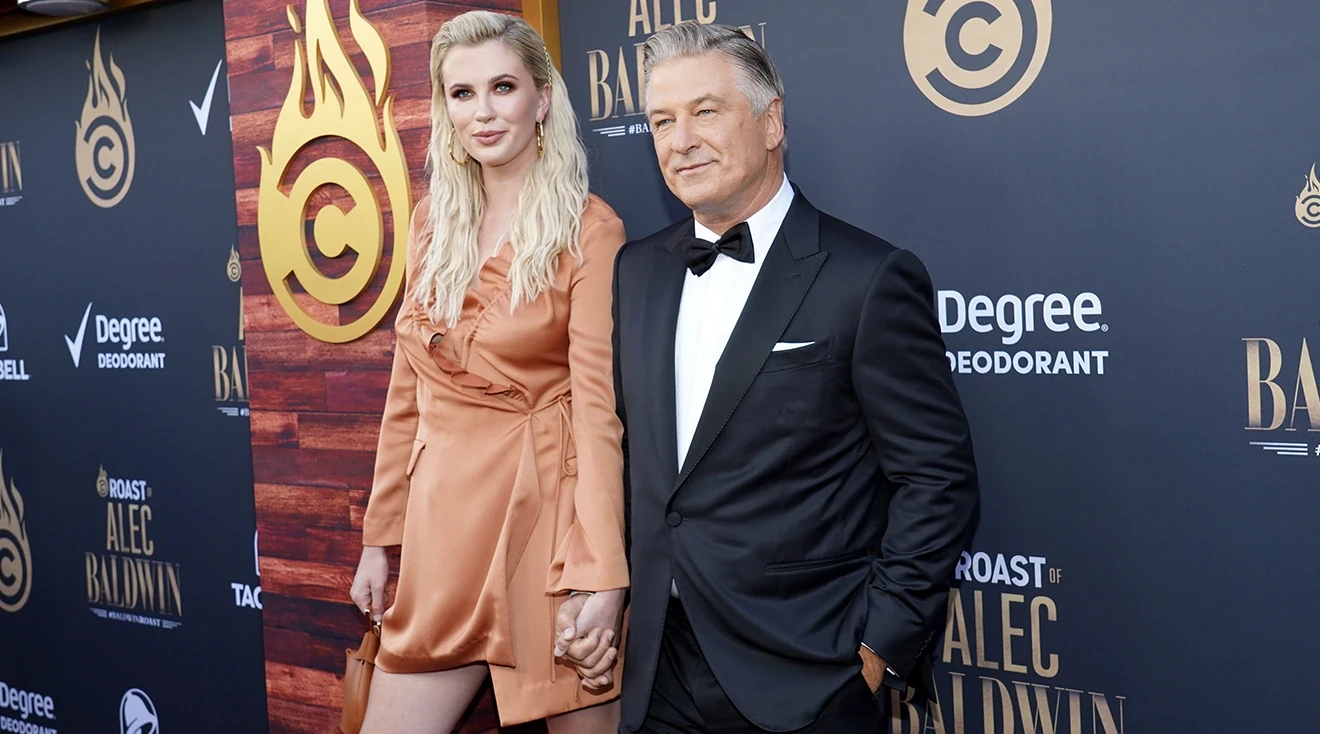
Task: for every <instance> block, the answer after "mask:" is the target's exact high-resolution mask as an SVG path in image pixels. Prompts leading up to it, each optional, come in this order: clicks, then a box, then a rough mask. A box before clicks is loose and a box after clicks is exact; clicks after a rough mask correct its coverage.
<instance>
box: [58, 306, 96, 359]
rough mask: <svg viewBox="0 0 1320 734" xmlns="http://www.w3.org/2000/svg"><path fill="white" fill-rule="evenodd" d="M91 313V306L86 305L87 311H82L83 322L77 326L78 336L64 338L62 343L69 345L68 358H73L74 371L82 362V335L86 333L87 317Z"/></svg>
mask: <svg viewBox="0 0 1320 734" xmlns="http://www.w3.org/2000/svg"><path fill="white" fill-rule="evenodd" d="M91 313H92V304H90V303H89V304H87V310H86V311H83V320H82V323H81V324H78V336H76V337H74V338H72V339H70V338H69V337H68V336H65V337H64V343H65V344H67V345H69V356H70V357H73V366H74V368H75V369H76V368H77V367H78V362H80V361H81V360H82V345H83V335H84V334H86V333H87V316H88V315H90V314H91Z"/></svg>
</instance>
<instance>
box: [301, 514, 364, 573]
mask: <svg viewBox="0 0 1320 734" xmlns="http://www.w3.org/2000/svg"><path fill="white" fill-rule="evenodd" d="M344 509H345V514H347V509H348V505H347V504H345V505H344ZM361 556H362V531H361V530H353V529H351V528H343V529H340V528H308V529H307V560H308V561H313V562H316V563H329V564H338V565H341V566H351V567H354V568H356V567H357V563H358V559H359V558H360V557H361Z"/></svg>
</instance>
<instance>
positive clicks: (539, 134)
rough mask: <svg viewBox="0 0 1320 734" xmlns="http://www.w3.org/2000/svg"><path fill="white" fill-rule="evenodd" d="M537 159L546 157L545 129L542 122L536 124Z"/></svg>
mask: <svg viewBox="0 0 1320 734" xmlns="http://www.w3.org/2000/svg"><path fill="white" fill-rule="evenodd" d="M536 157H537V158H544V157H545V127H544V126H543V125H542V124H541V123H540V122H537V123H536Z"/></svg>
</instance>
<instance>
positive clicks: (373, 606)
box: [348, 545, 390, 622]
mask: <svg viewBox="0 0 1320 734" xmlns="http://www.w3.org/2000/svg"><path fill="white" fill-rule="evenodd" d="M389 580H390V561H389V559H388V558H387V557H386V556H385V549H384V548H381V547H380V546H374V545H365V546H362V559H361V560H360V561H358V569H357V574H356V575H354V576H353V588H352V589H350V590H349V592H348V596H349V598H350V599H352V600H353V603H354V604H356V605H357V608H358V610H359V611H361V612H362V613H363V614H366V613H368V612H370V613H371V621H372V622H380V618H381V617H382V616H384V614H385V585H386V584H387V583H389Z"/></svg>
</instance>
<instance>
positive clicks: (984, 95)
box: [903, 0, 1054, 117]
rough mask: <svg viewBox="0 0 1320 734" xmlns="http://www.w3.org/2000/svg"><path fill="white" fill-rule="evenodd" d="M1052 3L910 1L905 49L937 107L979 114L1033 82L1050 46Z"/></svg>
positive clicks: (1018, 0)
mask: <svg viewBox="0 0 1320 734" xmlns="http://www.w3.org/2000/svg"><path fill="white" fill-rule="evenodd" d="M1050 3H1051V0H908V9H907V17H906V19H905V20H904V22H903V52H904V55H905V56H906V57H907V65H908V72H909V73H910V74H912V81H914V82H916V84H917V88H918V89H920V90H921V92H922V94H924V95H926V97H927V98H928V99H930V101H931V102H934V103H935V106H937V107H939V108H940V109H942V110H944V111H945V112H950V113H953V114H955V115H962V116H964V117H979V116H981V115H988V114H991V113H992V112H998V111H999V110H1002V109H1004V108H1005V107H1007V106H1009V105H1010V104H1012V103H1013V102H1014V101H1016V100H1017V99H1018V98H1019V97H1021V96H1022V94H1023V93H1024V92H1026V91H1027V89H1028V88H1029V87H1031V85H1032V83H1033V82H1035V81H1036V77H1037V76H1039V75H1040V70H1041V67H1042V66H1044V65H1045V57H1046V56H1047V55H1048V54H1049V51H1050V27H1051V26H1052V24H1053V19H1054V17H1053V16H1054V12H1053V9H1052V7H1051V5H1050Z"/></svg>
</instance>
